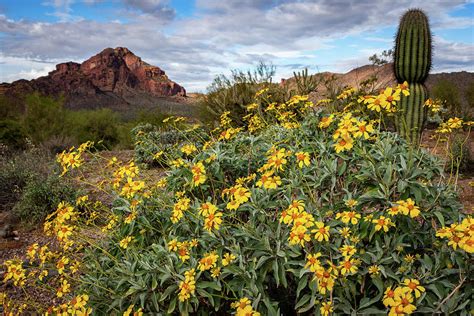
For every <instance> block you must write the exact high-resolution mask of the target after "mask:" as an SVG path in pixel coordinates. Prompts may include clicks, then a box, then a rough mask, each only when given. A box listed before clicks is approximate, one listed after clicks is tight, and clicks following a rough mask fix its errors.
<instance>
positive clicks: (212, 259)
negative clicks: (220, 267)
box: [198, 251, 219, 271]
mask: <svg viewBox="0 0 474 316" xmlns="http://www.w3.org/2000/svg"><path fill="white" fill-rule="evenodd" d="M217 259H219V256H218V255H217V254H216V252H215V251H212V252H209V253H206V254H205V255H204V257H203V258H201V260H199V264H198V269H199V270H200V271H206V270H210V269H211V268H215V267H216V264H217Z"/></svg>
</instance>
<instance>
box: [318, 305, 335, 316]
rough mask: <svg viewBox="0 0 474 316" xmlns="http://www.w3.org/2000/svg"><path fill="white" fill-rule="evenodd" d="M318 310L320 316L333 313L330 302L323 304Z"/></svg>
mask: <svg viewBox="0 0 474 316" xmlns="http://www.w3.org/2000/svg"><path fill="white" fill-rule="evenodd" d="M319 310H320V311H321V315H322V316H328V315H329V314H330V313H332V312H333V308H332V302H323V303H322V304H321V308H320V309H319Z"/></svg>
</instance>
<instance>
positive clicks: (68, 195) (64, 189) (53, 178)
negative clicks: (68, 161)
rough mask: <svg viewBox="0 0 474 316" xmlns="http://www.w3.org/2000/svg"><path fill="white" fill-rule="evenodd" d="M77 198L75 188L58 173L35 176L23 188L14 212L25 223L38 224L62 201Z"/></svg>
mask: <svg viewBox="0 0 474 316" xmlns="http://www.w3.org/2000/svg"><path fill="white" fill-rule="evenodd" d="M75 199H76V190H75V188H74V187H73V186H72V185H71V184H68V183H67V182H65V180H64V179H63V178H60V177H59V176H58V175H50V176H48V177H46V178H42V177H33V178H31V179H30V180H29V181H28V182H27V183H26V186H25V187H24V188H23V192H22V195H21V197H20V199H19V201H18V203H16V204H15V207H14V208H13V212H14V213H15V215H17V216H18V217H19V218H20V219H21V220H22V221H23V222H24V223H29V224H37V223H41V222H43V220H44V219H45V218H46V216H48V215H49V214H50V213H52V212H54V211H55V210H56V207H57V205H58V204H59V203H60V202H61V201H67V202H70V203H74V202H75Z"/></svg>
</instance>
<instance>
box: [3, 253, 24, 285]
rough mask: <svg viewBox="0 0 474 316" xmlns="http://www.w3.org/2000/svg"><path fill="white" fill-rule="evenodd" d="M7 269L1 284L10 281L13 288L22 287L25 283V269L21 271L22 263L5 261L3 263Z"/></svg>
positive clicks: (19, 261)
mask: <svg viewBox="0 0 474 316" xmlns="http://www.w3.org/2000/svg"><path fill="white" fill-rule="evenodd" d="M4 265H5V268H6V269H7V271H6V273H5V276H4V277H3V282H5V283H6V282H7V281H8V280H12V281H13V284H14V285H15V286H23V285H24V284H25V281H26V275H25V269H23V262H22V261H21V260H16V259H14V260H7V261H5V262H4Z"/></svg>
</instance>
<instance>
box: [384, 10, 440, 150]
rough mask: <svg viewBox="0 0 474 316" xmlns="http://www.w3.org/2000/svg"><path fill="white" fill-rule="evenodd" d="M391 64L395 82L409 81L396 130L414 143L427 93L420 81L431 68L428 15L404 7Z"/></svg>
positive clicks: (421, 122)
mask: <svg viewBox="0 0 474 316" xmlns="http://www.w3.org/2000/svg"><path fill="white" fill-rule="evenodd" d="M394 59H395V60H394V63H393V68H394V72H395V77H396V78H397V81H398V82H399V83H403V82H405V81H407V82H408V83H409V89H410V95H409V96H404V95H402V96H401V100H400V103H399V105H400V109H399V110H400V111H399V114H398V116H397V121H396V127H397V130H398V132H399V133H400V134H401V135H402V136H403V137H405V138H406V139H407V140H408V141H409V142H411V143H412V144H417V143H418V142H419V140H420V137H421V132H422V131H423V125H424V122H425V117H426V111H425V108H424V103H425V101H426V99H427V98H428V93H427V90H426V88H425V86H424V85H423V83H424V82H425V80H426V78H427V77H428V74H429V71H430V68H431V32H430V27H429V24H428V18H427V17H426V15H425V14H424V13H423V11H421V10H418V9H412V10H408V11H407V12H406V13H405V14H404V15H403V17H402V19H401V21H400V25H399V27H398V32H397V37H396V40H395V58H394Z"/></svg>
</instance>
